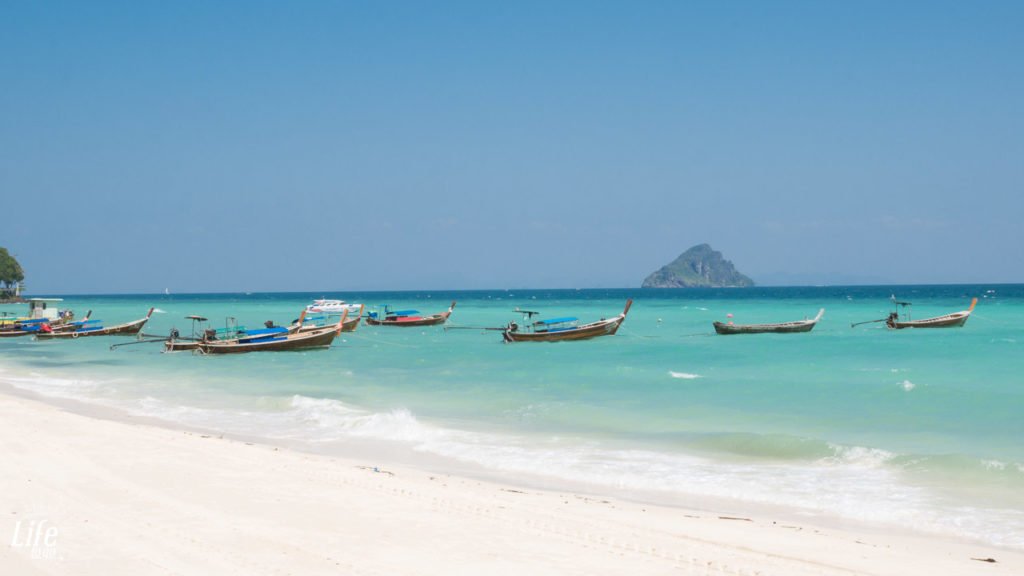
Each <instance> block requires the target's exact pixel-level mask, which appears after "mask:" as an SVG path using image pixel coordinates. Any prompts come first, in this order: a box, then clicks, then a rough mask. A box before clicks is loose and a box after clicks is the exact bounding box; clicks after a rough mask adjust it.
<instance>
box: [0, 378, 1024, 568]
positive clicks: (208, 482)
mask: <svg viewBox="0 0 1024 576" xmlns="http://www.w3.org/2000/svg"><path fill="white" fill-rule="evenodd" d="M0 470H2V474H0V514H2V515H3V519H2V520H0V536H2V537H3V538H4V539H5V542H6V543H7V545H5V546H4V547H3V548H0V574H3V575H18V576H21V575H30V574H75V575H90V574H96V575H104V576H110V575H120V574H124V575H132V576H139V575H149V574H182V575H186V574H187V575H196V574H216V575H231V574H239V575H243V574H244V575H255V574H298V575H310V574H387V575H394V574H444V575H451V574H526V573H529V574H535V575H536V574H687V575H690V574H692V575H699V574H737V575H739V574H742V575H754V574H760V575H784V576H798V575H805V574H806V575H811V574H814V575H851V574H871V575H893V576H896V575H899V576H907V575H914V574H920V575H929V576H932V575H939V574H941V575H956V574H971V575H977V574H994V575H995V574H998V575H1010V574H1022V573H1024V554H1021V553H1019V552H1016V551H1011V550H1004V549H998V548H993V547H989V546H985V545H980V544H979V545H974V544H972V543H969V542H964V541H956V540H947V539H944V538H941V537H932V536H927V535H907V534H902V533H890V532H887V531H883V530H876V529H872V530H866V529H862V528H856V527H851V528H848V527H845V526H842V527H839V528H837V527H827V528H826V527H819V526H814V525H811V524H803V523H794V522H792V521H782V520H779V519H775V518H771V517H756V516H735V515H733V514H725V513H716V512H714V511H707V510H686V509H680V508H674V507H663V506H652V505H647V504H642V503H635V502H629V501H623V500H619V499H616V498H612V497H605V496H594V495H589V494H576V493H568V492H564V493H560V492H553V491H541V490H536V489H531V488H526V487H523V486H516V485H502V484H499V483H492V482H485V481H478V480H475V479H471V478H464V477H457V476H448V475H443V474H438V473H436V472H427V471H422V470H418V469H413V468H404V467H398V466H387V467H386V468H384V467H380V466H379V465H378V463H376V462H371V461H365V460H362V459H359V460H356V459H342V458H336V457H330V456H324V455H317V454H307V453H302V452H298V451H293V450H289V449H284V448H279V447H274V446H268V445H260V444H254V443H248V442H245V441H239V440H232V439H226V438H220V437H218V436H217V435H216V434H206V433H199V432H195V431H188V430H176V429H171V428H166V427H160V426H154V425H151V424H148V423H147V424H140V423H134V422H131V421H130V419H128V418H127V417H125V419H109V418H101V417H95V416H93V415H83V414H80V413H77V411H75V412H72V411H69V410H66V409H64V408H62V407H59V406H55V405H51V404H47V403H44V402H41V401H38V400H35V399H32V398H26V397H22V396H21V395H20V394H19V395H12V394H9V393H4V394H0ZM989 558H991V559H994V560H995V562H988V561H982V560H984V559H989ZM978 559H981V560H978Z"/></svg>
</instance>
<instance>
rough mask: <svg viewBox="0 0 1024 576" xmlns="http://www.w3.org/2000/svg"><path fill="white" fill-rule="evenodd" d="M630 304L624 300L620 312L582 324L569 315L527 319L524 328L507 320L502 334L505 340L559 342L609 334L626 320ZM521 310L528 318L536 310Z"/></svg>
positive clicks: (630, 301) (629, 301)
mask: <svg viewBox="0 0 1024 576" xmlns="http://www.w3.org/2000/svg"><path fill="white" fill-rule="evenodd" d="M632 305H633V300H626V307H625V308H624V309H623V310H622V314H619V315H618V316H616V317H614V318H608V319H604V318H602V319H601V320H598V321H597V322H591V323H589V324H583V325H577V323H576V322H577V319H576V318H570V317H565V318H552V319H551V320H538V321H536V322H529V321H527V323H526V325H525V330H524V328H523V327H521V326H519V325H518V324H516V323H515V322H509V325H508V326H507V327H506V328H505V331H504V332H503V333H502V334H503V335H504V337H505V342H560V341H563V340H587V339H589V338H596V337H598V336H611V335H612V334H615V333H616V332H618V330H619V326H621V325H622V323H623V322H624V321H625V320H626V314H629V307H630V306H632ZM521 312H524V313H526V314H527V315H528V317H529V318H532V317H533V315H534V314H536V312H529V311H521Z"/></svg>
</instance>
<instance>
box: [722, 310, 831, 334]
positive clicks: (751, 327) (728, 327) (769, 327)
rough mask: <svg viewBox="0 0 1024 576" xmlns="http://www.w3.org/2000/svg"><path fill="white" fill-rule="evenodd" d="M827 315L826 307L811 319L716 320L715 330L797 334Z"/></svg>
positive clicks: (813, 325) (735, 332) (812, 328)
mask: <svg viewBox="0 0 1024 576" xmlns="http://www.w3.org/2000/svg"><path fill="white" fill-rule="evenodd" d="M824 315H825V309H824V308H822V309H821V310H818V315H817V316H815V317H814V318H811V319H809V320H797V321H794V322H779V323H777V324H728V323H725V322H714V323H713V325H714V327H715V332H717V333H719V334H723V335H731V334H796V333H800V332H810V331H811V330H814V327H815V326H817V324H818V321H819V320H821V317H822V316H824Z"/></svg>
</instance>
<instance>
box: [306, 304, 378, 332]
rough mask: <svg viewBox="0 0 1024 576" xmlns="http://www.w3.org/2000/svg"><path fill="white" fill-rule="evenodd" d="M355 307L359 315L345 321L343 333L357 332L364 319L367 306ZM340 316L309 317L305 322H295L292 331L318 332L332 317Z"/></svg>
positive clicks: (342, 328)
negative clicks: (364, 310)
mask: <svg viewBox="0 0 1024 576" xmlns="http://www.w3.org/2000/svg"><path fill="white" fill-rule="evenodd" d="M355 306H356V308H355V310H357V311H358V314H356V315H355V316H349V317H348V319H346V320H345V322H344V323H343V324H342V325H341V331H342V332H355V331H356V328H359V322H360V321H361V320H362V319H363V309H364V308H365V305H363V304H358V305H355ZM306 310H307V311H308V310H309V308H308V307H307V308H306ZM343 312H347V310H344V311H343ZM339 314H340V313H339ZM339 314H326V315H321V316H308V315H307V316H306V318H305V321H304V322H300V321H299V320H296V321H295V322H293V323H292V325H291V328H290V331H292V332H295V331H298V330H302V331H304V332H309V331H310V330H316V329H317V328H324V327H326V326H327V325H328V324H327V320H328V319H329V318H330V317H331V316H338V315H339ZM332 324H333V322H332ZM300 326H301V328H300Z"/></svg>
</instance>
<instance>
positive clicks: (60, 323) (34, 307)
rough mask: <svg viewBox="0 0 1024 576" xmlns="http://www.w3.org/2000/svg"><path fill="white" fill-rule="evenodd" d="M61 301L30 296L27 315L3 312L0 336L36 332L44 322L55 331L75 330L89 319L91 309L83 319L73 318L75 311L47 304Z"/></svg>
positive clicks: (27, 334)
mask: <svg viewBox="0 0 1024 576" xmlns="http://www.w3.org/2000/svg"><path fill="white" fill-rule="evenodd" d="M63 301H64V300H63V299H62V298H30V299H29V300H28V304H29V312H28V316H23V317H15V316H13V315H11V314H8V313H6V312H5V313H4V317H3V318H0V338H15V337H18V336H31V335H34V334H38V333H39V330H40V329H42V327H43V325H44V324H45V325H48V326H49V329H50V330H53V331H55V332H57V331H65V330H77V329H78V328H79V327H81V326H82V325H83V324H85V321H87V320H89V316H90V315H91V314H92V310H90V311H89V314H86V315H85V318H84V319H82V320H75V313H74V312H72V311H71V310H58V309H56V308H53V307H49V306H48V304H52V303H54V302H63Z"/></svg>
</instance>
